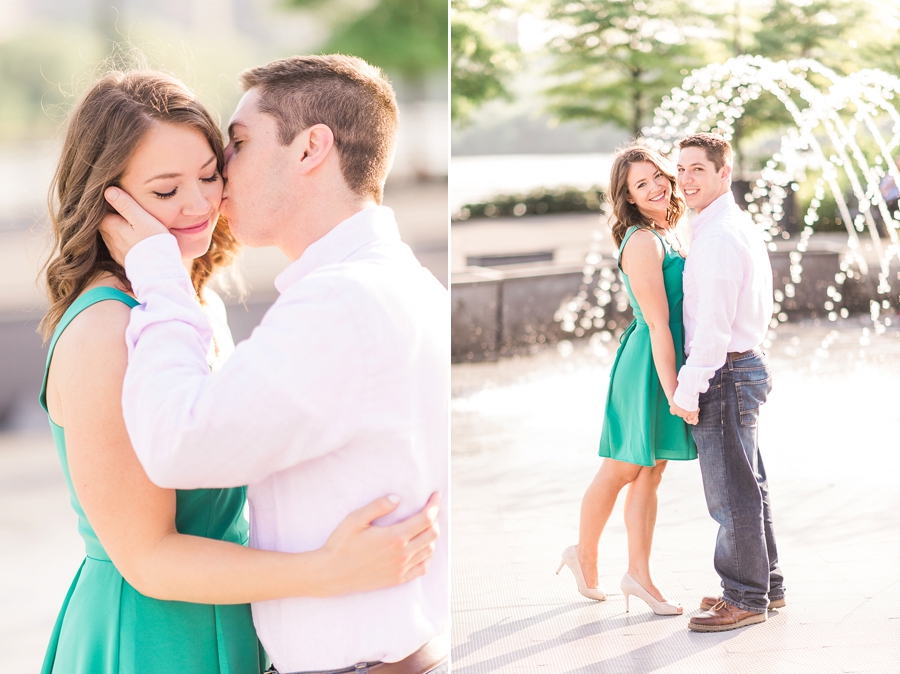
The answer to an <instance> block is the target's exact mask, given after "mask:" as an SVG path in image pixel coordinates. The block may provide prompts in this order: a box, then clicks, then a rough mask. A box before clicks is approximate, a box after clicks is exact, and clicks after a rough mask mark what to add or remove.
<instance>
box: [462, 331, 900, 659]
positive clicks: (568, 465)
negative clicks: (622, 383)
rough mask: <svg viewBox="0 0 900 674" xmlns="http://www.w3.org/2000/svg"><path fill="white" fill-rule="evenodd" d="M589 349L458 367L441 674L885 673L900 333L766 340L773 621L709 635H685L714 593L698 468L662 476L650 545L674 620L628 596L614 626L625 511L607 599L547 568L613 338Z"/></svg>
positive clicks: (893, 580)
mask: <svg viewBox="0 0 900 674" xmlns="http://www.w3.org/2000/svg"><path fill="white" fill-rule="evenodd" d="M866 325H868V326H869V327H870V334H869V335H865V334H864V333H863V328H864V327H865V326H866ZM860 340H862V341H863V342H865V341H867V340H868V341H869V342H870V343H869V344H868V346H865V348H863V347H862V346H861V344H860ZM594 346H595V347H596V348H594V349H591V348H590V346H589V345H588V344H587V343H586V342H580V343H579V342H576V343H573V345H572V350H571V353H570V354H569V355H568V356H565V357H564V355H563V354H564V353H566V351H567V349H566V348H565V346H564V347H563V349H562V352H561V351H560V350H557V349H548V350H546V351H544V352H542V353H539V354H536V355H533V356H530V357H526V358H519V359H507V360H501V361H498V362H494V363H480V364H465V365H456V366H454V368H453V389H454V391H453V392H454V398H453V412H452V427H453V457H452V469H453V470H452V479H453V483H452V493H453V506H452V507H453V510H452V536H453V538H452V546H453V567H452V568H453V652H452V653H453V672H454V674H483V673H487V672H523V673H524V672H529V673H531V672H545V673H547V674H554V673H556V672H560V673H562V672H565V673H569V674H571V673H574V672H579V673H584V674H587V673H598V674H607V673H608V674H619V673H622V674H625V673H628V674H640V673H644V672H671V673H674V672H690V673H694V672H697V673H702V672H716V673H717V674H718V673H721V672H735V673H743V672H747V673H756V672H771V673H776V672H785V673H790V674H802V673H806V672H808V673H809V674H827V673H830V672H885V673H887V672H892V673H896V672H900V489H898V488H897V481H898V479H900V478H898V475H900V449H898V448H900V406H898V400H900V378H898V376H897V372H898V371H900V331H898V330H896V329H894V328H893V327H892V328H889V329H888V331H887V333H886V334H884V335H881V336H878V337H875V336H874V334H873V333H872V332H871V323H867V322H866V321H864V320H862V319H858V320H850V321H847V322H845V323H843V324H840V325H836V324H834V323H827V322H826V324H824V325H818V326H817V325H814V324H812V323H805V324H789V325H785V326H782V327H781V328H779V334H778V337H777V339H776V340H775V341H774V343H773V345H772V347H771V348H770V349H769V353H770V356H771V362H772V367H773V370H774V377H775V379H774V390H773V392H772V394H771V397H770V399H769V402H768V404H767V405H766V406H765V408H764V411H763V413H762V417H761V425H760V428H761V451H762V453H763V455H764V457H765V461H766V468H767V471H768V473H769V481H770V490H771V496H772V499H773V509H774V516H775V532H776V536H777V540H778V544H779V551H780V557H781V562H782V569H783V571H784V573H785V579H786V581H785V585H786V588H787V607H786V608H784V609H781V610H778V611H772V612H770V613H769V619H768V621H767V622H766V623H765V624H762V625H756V626H752V627H747V628H743V629H740V630H735V631H730V632H722V633H717V634H698V633H691V632H689V631H688V629H687V622H688V619H689V617H690V615H692V614H695V613H697V612H699V606H698V601H699V598H700V597H701V596H702V595H704V594H707V593H710V592H715V591H716V590H717V588H718V577H717V576H716V575H715V572H714V570H713V567H712V553H713V544H714V541H715V534H716V528H717V527H716V525H715V523H713V521H712V520H711V519H710V518H709V516H708V514H707V512H706V505H705V501H704V497H703V491H702V483H701V479H700V470H699V466H698V464H697V462H695V461H692V462H688V463H675V462H672V463H671V464H670V465H669V467H668V469H667V472H666V476H665V478H664V480H663V484H662V487H661V492H660V508H659V520H658V524H657V529H656V538H655V541H654V555H653V563H654V574H655V580H656V583H657V585H658V586H659V587H661V588H663V589H664V590H665V592H666V593H667V594H668V597H669V599H670V600H675V601H680V602H681V603H682V604H683V605H684V607H685V613H684V615H683V616H675V617H664V616H655V615H654V614H653V613H652V612H651V611H650V609H649V607H647V606H646V604H644V603H643V602H641V601H640V600H636V599H634V598H632V603H631V612H630V613H626V612H625V605H624V600H623V597H622V594H621V591H620V590H619V588H618V581H619V578H621V576H622V573H623V572H624V571H625V568H626V540H625V529H624V525H623V522H622V512H621V506H622V502H623V501H624V497H621V498H620V500H619V504H618V505H617V508H616V511H615V512H614V513H613V515H612V517H611V518H610V522H609V525H608V527H607V530H606V531H605V533H604V536H603V538H602V539H601V549H600V567H601V573H600V577H601V582H602V583H603V584H604V585H605V587H606V590H607V591H608V592H609V594H610V596H609V598H608V599H607V600H606V601H604V602H600V603H598V602H593V601H590V600H588V599H585V598H583V597H581V595H579V594H578V593H577V592H576V590H575V582H574V580H573V577H572V574H571V573H570V571H569V570H568V569H563V571H562V573H560V575H559V576H556V575H554V573H553V572H554V571H555V570H556V567H557V565H558V564H559V559H560V553H561V551H562V549H563V548H564V547H565V546H567V545H570V544H573V543H575V542H576V541H577V531H578V512H579V508H580V502H581V497H582V494H583V492H584V489H585V488H586V487H587V485H588V483H589V482H590V480H591V479H592V477H593V475H594V473H595V471H596V469H597V468H598V466H599V463H600V459H599V458H598V457H597V456H596V453H595V452H596V446H597V443H598V440H599V436H600V428H601V423H602V408H603V400H604V398H605V395H606V386H607V382H608V376H609V368H610V365H611V362H612V357H613V355H614V347H615V346H616V344H615V342H613V341H610V342H607V343H606V344H603V343H600V342H595V343H594ZM604 349H605V350H606V352H605V353H603V350H604Z"/></svg>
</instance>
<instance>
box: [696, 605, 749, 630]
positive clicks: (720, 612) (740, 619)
mask: <svg viewBox="0 0 900 674" xmlns="http://www.w3.org/2000/svg"><path fill="white" fill-rule="evenodd" d="M765 621H766V614H765V613H754V612H753V611H742V610H741V609H739V608H738V607H737V606H732V605H731V604H728V603H726V602H725V601H720V602H718V603H717V604H715V605H714V606H713V607H712V608H711V609H709V610H708V611H704V612H703V613H701V614H700V615H695V616H694V617H693V618H691V621H690V622H689V623H688V628H689V629H692V630H694V631H695V632H726V631H728V630H736V629H738V628H739V627H747V625H755V624H756V623H762V622H765Z"/></svg>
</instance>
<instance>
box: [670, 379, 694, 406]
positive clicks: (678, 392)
mask: <svg viewBox="0 0 900 674" xmlns="http://www.w3.org/2000/svg"><path fill="white" fill-rule="evenodd" d="M685 388H686V387H685V386H684V385H683V384H679V385H678V388H676V389H675V393H674V394H673V395H672V402H674V403H675V404H676V405H678V406H679V407H680V408H681V409H683V410H687V411H688V412H694V411H696V410H697V409H698V408H699V407H700V403H699V402H698V400H699V398H700V394H699V393H689V392H688V391H686V390H684V389H685Z"/></svg>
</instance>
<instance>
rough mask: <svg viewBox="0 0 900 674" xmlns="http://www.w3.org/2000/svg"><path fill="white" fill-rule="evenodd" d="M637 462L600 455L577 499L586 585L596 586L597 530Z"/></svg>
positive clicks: (580, 555)
mask: <svg viewBox="0 0 900 674" xmlns="http://www.w3.org/2000/svg"><path fill="white" fill-rule="evenodd" d="M640 470H641V466H637V465H635V464H633V463H625V462H624V461H616V460H614V459H603V463H602V464H601V465H600V470H598V471H597V475H596V476H594V479H593V481H592V482H591V484H590V486H589V487H588V488H587V491H586V492H585V493H584V498H583V499H582V501H581V521H580V523H579V528H578V562H579V563H580V564H581V572H582V573H583V574H584V580H585V582H586V583H587V586H588V587H590V588H593V587H597V582H598V574H597V547H598V546H599V544H600V534H602V533H603V529H604V527H605V526H606V522H607V520H609V516H610V514H611V513H612V511H613V508H614V507H615V505H616V498H618V496H619V492H620V491H622V487H624V486H625V485H626V484H628V483H629V482H631V481H632V480H634V479H635V478H636V477H637V476H638V474H639V473H640Z"/></svg>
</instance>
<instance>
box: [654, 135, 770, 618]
mask: <svg viewBox="0 0 900 674" xmlns="http://www.w3.org/2000/svg"><path fill="white" fill-rule="evenodd" d="M679 147H680V148H681V152H680V153H679V155H678V186H679V187H680V188H681V191H682V192H683V193H684V196H685V200H686V201H687V205H688V206H689V207H691V208H694V209H696V210H697V215H696V217H694V218H693V219H692V220H691V228H692V230H693V236H692V240H691V248H690V253H689V254H688V257H687V262H686V263H685V268H684V329H685V350H686V352H687V359H686V360H685V363H684V366H683V367H682V368H681V370H680V371H679V373H678V387H677V388H676V390H675V394H674V396H673V400H674V404H673V405H672V412H673V413H674V414H678V415H679V416H682V417H683V418H684V419H685V420H686V421H688V422H689V423H691V424H694V426H693V428H692V431H693V436H694V441H695V442H696V443H697V454H698V457H699V460H700V470H701V473H702V475H703V488H704V491H705V493H706V502H707V506H708V508H709V513H710V515H711V516H712V518H713V519H714V520H716V522H718V523H719V534H718V538H717V539H716V549H715V556H714V563H715V569H716V572H717V573H718V574H719V576H720V577H721V579H722V588H723V593H722V595H721V596H720V597H704V598H703V599H702V600H701V608H704V609H706V610H705V611H704V612H703V613H701V614H699V615H697V616H694V617H693V618H691V621H690V623H689V625H688V626H689V627H690V629H692V630H695V631H698V632H718V631H723V630H732V629H737V628H739V627H745V626H747V625H752V624H755V623H759V622H763V621H765V619H766V611H767V608H780V607H782V606H784V605H785V601H784V585H783V577H782V575H781V570H780V569H779V566H778V552H777V549H776V547H775V537H774V534H773V532H772V513H771V508H770V503H769V490H768V484H767V482H766V471H765V468H764V467H763V461H762V456H761V455H760V453H759V444H758V435H757V421H758V418H759V409H760V407H761V406H762V404H763V403H764V402H765V401H766V397H767V395H768V393H769V391H770V390H771V388H772V375H771V372H770V370H769V366H768V360H767V358H766V355H765V354H764V353H763V351H762V348H761V346H760V345H761V344H762V342H763V339H764V338H765V336H766V332H767V330H768V327H769V321H770V320H771V318H772V267H771V264H770V263H769V255H768V251H767V248H766V244H765V242H764V241H763V238H762V236H761V234H760V232H759V230H758V228H757V227H756V226H755V225H754V224H753V221H752V220H751V219H750V217H749V216H748V215H747V214H746V213H744V212H743V211H741V209H740V208H738V206H737V204H736V203H735V201H734V196H733V195H732V193H731V161H732V151H731V145H730V144H729V143H728V141H727V140H725V139H724V138H722V137H721V136H717V135H714V134H707V133H701V134H696V135H693V136H689V137H687V138H685V139H684V140H682V141H681V142H680V143H679Z"/></svg>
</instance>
